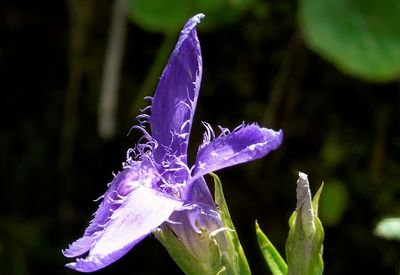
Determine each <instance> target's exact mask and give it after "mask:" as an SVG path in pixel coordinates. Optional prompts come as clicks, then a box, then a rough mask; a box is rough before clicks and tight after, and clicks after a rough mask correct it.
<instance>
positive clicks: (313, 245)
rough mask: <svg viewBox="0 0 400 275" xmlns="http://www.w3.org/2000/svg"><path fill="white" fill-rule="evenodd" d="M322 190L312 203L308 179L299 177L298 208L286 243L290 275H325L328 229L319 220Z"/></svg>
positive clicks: (293, 216) (303, 176)
mask: <svg viewBox="0 0 400 275" xmlns="http://www.w3.org/2000/svg"><path fill="white" fill-rule="evenodd" d="M321 192H322V186H321V187H320V189H319V190H318V192H317V193H316V195H315V196H314V199H313V200H311V192H310V187H309V183H308V179H307V175H306V174H303V173H299V180H298V181H297V189H296V193H297V207H296V211H294V212H293V214H292V215H291V217H290V219H289V227H290V229H289V236H288V239H287V241H286V258H287V263H288V274H289V275H290V274H305V275H306V274H307V275H308V274H310V275H311V274H313V275H314V274H322V272H323V269H324V263H323V259H322V250H323V239H324V229H323V227H322V223H321V221H320V220H319V218H318V201H319V197H320V195H321Z"/></svg>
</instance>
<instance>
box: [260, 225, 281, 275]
mask: <svg viewBox="0 0 400 275" xmlns="http://www.w3.org/2000/svg"><path fill="white" fill-rule="evenodd" d="M256 235H257V241H258V245H259V246H260V249H261V252H262V254H263V256H264V259H265V261H266V263H267V264H268V267H269V270H270V271H271V273H272V274H273V275H285V274H287V272H288V267H287V264H286V262H285V260H284V259H283V258H282V256H281V255H280V254H279V252H278V250H276V248H275V247H274V245H273V244H272V243H271V242H270V240H269V239H268V238H267V236H266V235H265V234H264V233H263V232H262V231H261V229H260V227H259V226H258V223H257V221H256Z"/></svg>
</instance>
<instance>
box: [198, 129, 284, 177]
mask: <svg viewBox="0 0 400 275" xmlns="http://www.w3.org/2000/svg"><path fill="white" fill-rule="evenodd" d="M282 139H283V133H282V131H281V130H280V131H274V130H271V129H267V128H261V127H259V126H258V125H256V124H251V125H248V126H243V127H242V128H240V129H238V130H236V131H233V132H231V133H228V134H226V135H221V136H220V137H218V138H216V139H214V140H212V141H206V142H205V144H203V145H201V146H200V148H199V151H198V153H197V157H196V161H195V168H194V170H193V179H197V178H198V177H200V176H203V175H205V174H208V173H210V172H213V171H216V170H219V169H222V168H225V167H229V166H232V165H236V164H239V163H243V162H248V161H251V160H254V159H258V158H261V157H263V156H265V155H266V154H268V153H269V152H270V151H272V150H275V149H277V148H278V147H279V146H280V145H281V143H282Z"/></svg>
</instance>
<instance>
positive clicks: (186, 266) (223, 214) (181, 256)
mask: <svg viewBox="0 0 400 275" xmlns="http://www.w3.org/2000/svg"><path fill="white" fill-rule="evenodd" d="M212 176H213V178H214V183H215V203H216V205H217V206H218V212H219V214H220V218H221V221H222V223H223V226H222V227H221V228H219V229H216V230H214V231H211V232H209V235H208V236H207V238H206V239H204V238H199V239H196V237H194V238H193V241H199V242H202V244H204V242H206V247H207V254H206V257H204V258H203V259H201V260H199V259H197V258H196V257H195V256H194V255H193V254H192V252H191V251H190V250H189V249H188V248H187V247H186V246H185V245H184V244H183V243H182V242H181V240H180V239H179V238H178V236H176V235H175V233H174V232H173V231H172V230H171V229H170V227H169V226H168V225H167V224H164V225H162V226H161V227H160V228H159V229H158V230H157V231H156V232H155V233H154V235H155V237H156V238H157V239H158V240H159V241H160V242H161V243H162V245H163V246H164V247H165V248H166V250H167V251H168V253H169V254H170V256H171V257H172V258H173V259H174V261H175V262H176V264H177V265H178V266H179V267H180V268H181V269H182V271H183V272H184V273H185V274H193V275H197V274H218V275H222V274H226V275H236V274H243V275H247V274H251V272H250V268H249V265H248V263H247V260H246V257H245V255H244V252H243V249H242V246H241V245H240V242H239V239H238V236H237V234H236V231H235V227H234V226H233V223H232V220H231V217H230V214H229V210H228V207H227V205H226V201H225V198H224V194H223V191H222V186H221V181H220V180H219V178H218V177H217V176H216V175H214V174H212ZM193 234H196V233H195V232H194V233H193ZM221 242H223V243H221Z"/></svg>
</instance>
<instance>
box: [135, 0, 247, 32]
mask: <svg viewBox="0 0 400 275" xmlns="http://www.w3.org/2000/svg"><path fill="white" fill-rule="evenodd" d="M252 2H253V0H202V1H198V0H196V1H186V0H169V1H165V0H131V1H129V17H130V19H131V21H132V22H133V23H135V24H138V25H139V26H141V27H143V28H145V29H147V30H149V31H154V32H163V33H174V32H177V31H179V30H180V29H181V28H182V26H183V24H184V23H185V22H186V20H187V19H188V18H190V17H192V16H193V15H195V14H197V13H204V14H205V15H206V16H207V20H205V21H204V23H202V24H201V28H204V29H208V28H215V27H217V26H220V25H223V24H226V23H229V22H232V21H234V20H236V19H237V18H238V17H239V16H240V15H241V14H242V13H243V12H244V11H245V10H246V9H247V7H249V5H250V4H251V3H252Z"/></svg>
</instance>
